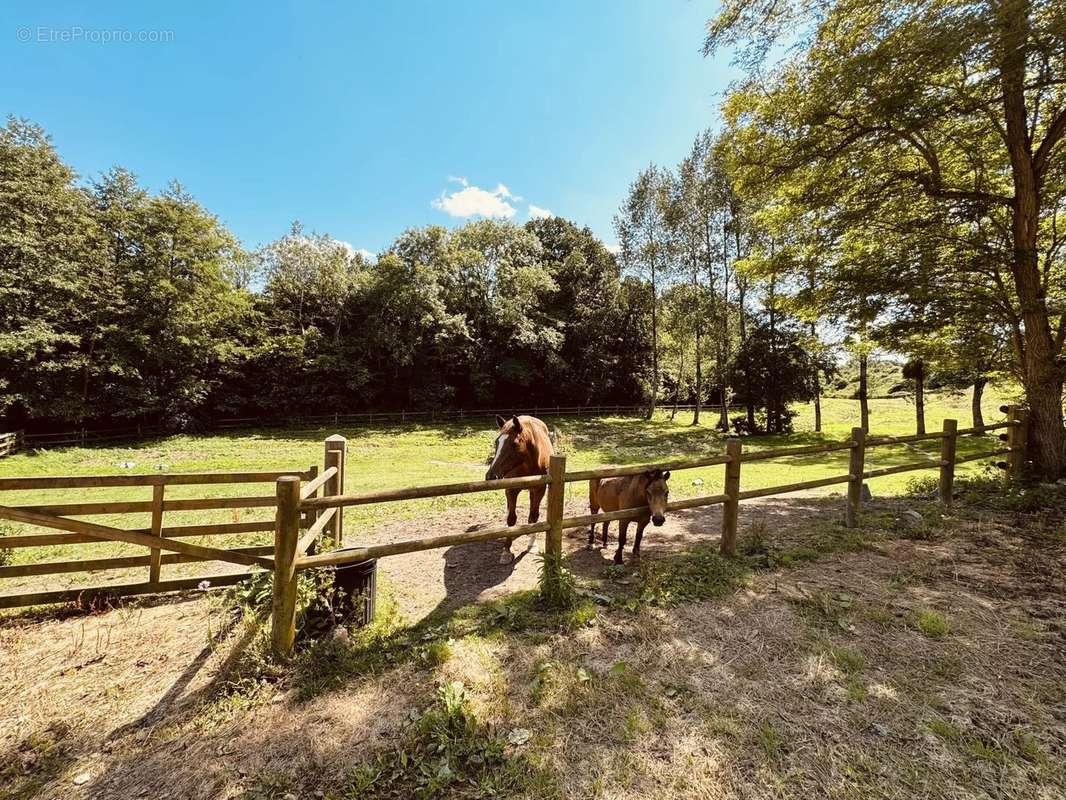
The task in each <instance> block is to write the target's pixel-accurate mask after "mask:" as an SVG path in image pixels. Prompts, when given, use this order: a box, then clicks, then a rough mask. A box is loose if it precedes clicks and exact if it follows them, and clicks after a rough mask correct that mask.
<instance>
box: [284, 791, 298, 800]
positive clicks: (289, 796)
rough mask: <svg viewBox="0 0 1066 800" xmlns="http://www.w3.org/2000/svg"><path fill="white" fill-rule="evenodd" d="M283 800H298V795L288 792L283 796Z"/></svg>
mask: <svg viewBox="0 0 1066 800" xmlns="http://www.w3.org/2000/svg"><path fill="white" fill-rule="evenodd" d="M281 800H296V795H294V794H293V793H292V792H286V793H285V794H283V795H282V796H281Z"/></svg>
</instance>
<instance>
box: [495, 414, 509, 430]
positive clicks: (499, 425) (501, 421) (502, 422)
mask: <svg viewBox="0 0 1066 800" xmlns="http://www.w3.org/2000/svg"><path fill="white" fill-rule="evenodd" d="M506 424H507V420H505V419H504V418H503V417H501V416H500V415H499V414H497V415H496V427H497V428H502V427H503V426H504V425H506Z"/></svg>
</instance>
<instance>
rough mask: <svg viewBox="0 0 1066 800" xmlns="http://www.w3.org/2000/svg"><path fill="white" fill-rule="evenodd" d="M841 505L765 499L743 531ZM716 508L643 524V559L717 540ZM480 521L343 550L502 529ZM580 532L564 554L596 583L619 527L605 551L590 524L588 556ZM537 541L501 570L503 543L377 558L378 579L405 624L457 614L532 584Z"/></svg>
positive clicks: (576, 507)
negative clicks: (592, 543) (386, 587)
mask: <svg viewBox="0 0 1066 800" xmlns="http://www.w3.org/2000/svg"><path fill="white" fill-rule="evenodd" d="M524 498H525V495H524V494H523V495H522V498H521V499H520V500H519V507H518V518H519V521H523V520H524V519H525V517H526V514H527V513H528V509H527V508H526V507H525V506H523V505H522V502H523V500H524ZM842 503H843V501H842V500H841V499H837V498H835V497H834V498H830V499H827V498H826V497H825V495H824V494H822V495H808V496H803V495H800V496H796V495H793V496H791V497H789V498H769V499H764V500H760V501H757V502H747V503H744V504H743V505H742V515H743V519H742V525H745V524H746V525H750V524H751V523H752V521H754V520H758V521H759V523H760V524H761V525H764V526H767V527H772V528H773V529H774V530H776V531H777V532H778V533H780V534H782V535H784V534H785V532H786V531H789V530H797V531H798V530H804V529H807V528H808V527H809V523H810V521H811V520H812V519H817V520H819V521H823V522H824V521H829V520H835V519H837V518H842V515H843V505H842ZM587 513H588V505H587V502H585V501H583V500H581V499H578V498H576V497H575V498H571V499H570V500H568V502H567V503H566V505H565V514H566V515H567V516H578V515H581V514H587ZM721 518H722V517H721V507H720V506H709V507H706V508H697V509H689V510H686V511H679V512H674V513H672V514H670V515H668V517H667V521H666V524H665V525H663V526H662V527H661V528H655V527H651V526H649V527H648V529H647V530H646V531H645V534H644V540H643V542H642V544H641V551H642V554H643V557H644V558H645V559H651V560H654V559H657V558H662V557H663V556H665V555H668V554H670V553H676V552H679V551H681V550H684V549H686V548H688V547H691V546H692V545H694V544H699V543H706V542H712V541H717V540H718V538H719V535H720V532H721ZM502 522H503V520H493V519H492V518H491V517H487V516H486V512H485V510H484V509H470V510H456V511H452V512H446V513H441V514H436V515H433V516H432V517H431V518H428V519H426V520H424V521H422V522H421V523H412V522H411V521H410V520H399V521H397V522H395V523H388V524H382V525H376V526H374V527H371V528H368V529H367V530H365V531H353V530H351V529H348V530H347V531H346V537H347V540H348V543H349V544H354V543H360V544H361V543H364V542H369V543H374V544H379V543H391V542H398V541H403V540H405V539H413V538H418V537H423V536H434V535H441V534H444V533H452V532H456V531H463V530H472V529H476V528H479V527H487V526H488V525H490V524H501V523H502ZM634 533H635V526H633V525H630V527H629V534H628V540H627V543H626V550H625V555H624V558H625V560H626V561H630V560H631V559H632V545H633V536H634ZM587 541H588V529H587V528H581V529H577V528H573V529H568V530H566V531H564V536H563V549H564V551H565V552H566V554H567V555H568V556H569V557H570V559H571V564H572V566H573V569H574V571H575V572H576V573H577V574H578V575H579V576H581V577H585V578H598V577H599V576H600V575H601V573H602V572H603V570H604V569H605V568H606V567H609V566H610V565H611V564H612V559H613V557H614V553H615V549H616V548H617V546H618V523H615V522H612V523H611V526H610V529H609V543H608V547H607V548H606V549H602V548H600V547H599V542H600V527H599V526H597V530H596V542H597V547H596V548H595V549H593V550H588V549H587V547H586V543H587ZM542 545H543V537H542V536H540V537H532V536H522V537H519V538H518V539H516V540H515V542H514V544H513V546H512V551H513V552H514V554H515V556H516V558H515V560H514V562H513V563H511V564H501V563H500V555H501V553H502V552H503V548H504V545H503V544H502V543H500V542H475V543H472V544H465V545H455V546H453V547H449V548H446V549H444V550H428V551H424V552H420V553H408V554H405V555H401V556H395V557H391V558H388V559H384V560H382V561H381V562H380V564H379V569H380V570H381V574H382V575H383V576H384V577H385V579H386V580H387V581H388V584H389V588H390V591H391V592H392V594H393V595H394V596H395V598H396V600H397V602H398V603H399V606H400V612H401V613H402V614H403V615H404V616H405V617H406V618H407V619H408V620H410V621H413V622H416V621H418V620H421V619H422V618H424V617H426V616H428V615H430V614H433V613H436V612H439V611H448V610H452V609H455V608H459V607H461V606H464V605H468V604H469V603H472V602H476V601H484V600H491V599H495V598H498V597H502V596H505V595H507V594H511V593H513V592H516V591H520V590H522V589H531V588H533V587H534V586H536V585H537V578H538V575H539V569H538V561H537V555H538V554H539V552H540V548H541V547H542Z"/></svg>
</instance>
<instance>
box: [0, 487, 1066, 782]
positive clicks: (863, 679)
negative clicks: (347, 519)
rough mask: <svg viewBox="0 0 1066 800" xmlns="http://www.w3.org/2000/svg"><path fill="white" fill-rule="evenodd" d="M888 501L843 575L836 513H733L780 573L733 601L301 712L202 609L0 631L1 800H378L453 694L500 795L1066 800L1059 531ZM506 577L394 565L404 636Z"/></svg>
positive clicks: (767, 509)
mask: <svg viewBox="0 0 1066 800" xmlns="http://www.w3.org/2000/svg"><path fill="white" fill-rule="evenodd" d="M903 502H904V501H887V502H886V501H881V502H878V503H874V504H872V506H871V508H870V512H869V513H868V515H867V517H868V522H867V524H866V527H865V528H864V529H863V531H860V534H861V536H862V537H863V538H862V540H861V541H857V540H854V539H851V538H849V539H847V540H846V541H844V540H842V546H841V548H840V549H839V550H838V551H836V552H833V548H828V549H827V548H824V547H822V548H821V549H819V547H820V545H821V544H823V543H824V540H825V539H826V537H827V535H834V536H838V535H839V534H840V532H841V531H840V529H839V525H838V519H839V517H840V516H841V501H840V499H839V498H832V499H826V498H819V497H800V498H796V497H792V498H775V499H772V500H768V501H764V502H760V503H758V504H755V503H750V504H745V506H744V508H743V510H742V529H746V532H747V536H748V539H749V541H751V540H752V539H755V540H758V542H759V547H758V548H753V549H756V550H757V555H759V554H761V556H760V557H762V558H764V559H766V561H767V564H768V566H765V567H764V568H763V569H758V570H756V571H755V572H753V573H752V576H751V577H750V578H749V579H748V580H747V581H746V582H745V583H744V584H743V585H742V586H741V587H740V588H737V589H736V590H733V591H731V592H730V593H729V594H728V595H727V596H725V597H723V598H720V599H713V600H705V601H701V602H688V603H681V604H679V605H676V606H670V607H657V606H654V605H651V606H640V607H634V608H631V609H628V610H627V609H626V608H624V607H616V606H612V607H611V608H609V609H601V611H600V613H599V614H597V615H596V616H595V618H594V619H592V618H590V619H589V620H588V621H587V623H586V624H581V625H579V626H576V627H572V628H568V629H553V630H543V629H539V630H536V631H532V632H523V631H521V630H508V629H507V628H506V627H503V628H500V629H498V630H494V631H490V632H480V633H476V634H471V635H467V636H462V637H458V638H456V639H454V640H451V641H449V644H448V648H447V652H446V653H445V655H444V656H438V657H435V658H433V659H426V658H424V657H422V656H423V655H424V654H418V655H417V656H416V657H400V658H396V659H395V660H389V659H382V660H378V661H371V662H367V663H368V664H369V666H368V667H367V668H365V669H353V670H352V671H350V673H348V674H346V675H345V676H344V678H343V680H341V681H340V682H339V683H337V684H336V685H335V686H332V687H331V688H328V689H325V690H320V691H315V692H311V693H307V692H304V693H301V692H300V691H299V690H300V685H299V684H300V679H299V676H298V675H294V674H291V673H286V672H283V671H282V672H272V671H271V670H270V669H269V668H265V669H263V670H261V671H260V672H258V673H249V671H248V670H247V669H246V666H247V662H248V660H249V659H250V658H252V656H250V655H249V654H250V653H252V652H253V651H254V648H253V647H252V646H251V645H252V640H253V638H254V631H253V630H252V629H250V628H248V627H246V626H245V625H244V624H243V623H242V622H240V621H239V620H236V618H235V617H234V615H233V614H232V613H231V612H229V611H228V610H227V609H225V608H224V607H222V605H221V604H220V603H219V602H218V601H217V600H212V599H211V598H210V597H206V596H204V595H195V594H192V595H186V596H183V597H178V598H170V599H160V600H156V601H148V602H138V603H131V604H129V605H126V606H124V607H123V608H120V609H115V610H111V611H107V612H105V613H98V614H88V615H87V614H68V615H65V616H64V615H62V614H59V615H56V614H49V615H38V616H32V615H31V616H25V615H24V616H20V617H9V618H5V619H4V620H2V622H0V675H3V686H4V689H3V693H2V696H0V797H11V798H25V799H27V800H28V798H83V797H91V798H138V797H151V798H172V799H174V800H177V799H178V798H204V799H205V800H206V799H207V798H231V797H247V798H266V797H272V798H273V797H276V798H279V799H280V798H287V797H290V796H291V797H327V798H328V797H338V798H340V797H344V798H352V797H362V796H366V794H365V793H372V792H373V791H374V790H373V788H371V789H361V790H355V789H353V788H352V785H351V774H352V773H351V770H352V767H353V766H355V765H357V764H359V763H363V762H366V760H367V759H370V758H372V757H374V756H375V755H376V754H381V753H383V752H387V751H389V750H390V748H393V747H395V745H396V743H397V742H398V741H400V740H401V739H402V737H403V736H404V735H405V731H408V730H409V728H410V725H411V720H412V719H413V718H415V717H417V716H418V714H419V713H420V712H421V711H423V710H424V709H426V708H427V706H428V705H429V704H431V703H432V702H433V698H434V696H435V689H436V687H437V686H438V685H440V684H442V683H450V682H454V681H461V682H462V683H463V684H464V685H465V686H466V687H467V694H468V696H469V700H470V704H471V714H472V715H475V716H476V717H477V719H478V720H479V721H480V722H483V723H484V724H485V725H487V726H490V727H491V728H492V729H498V730H500V731H503V732H507V731H511V732H512V733H513V732H515V731H520V732H524V734H523V735H522V736H518V737H517V738H515V739H513V740H512V742H511V744H510V745H508V748H509V750H508V753H509V754H510V755H509V756H508V757H512V756H513V757H515V758H522V759H524V760H525V761H524V762H523V763H526V762H528V763H530V764H535V765H536V769H537V771H538V774H540V775H546V776H548V778H545V779H544V781H542V782H540V783H537V784H521V785H520V786H519V787H518V788H517V789H515V790H514V791H501V792H498V793H497V795H498V796H509V795H518V796H531V797H533V796H537V797H540V796H560V797H573V798H584V797H590V798H591V797H595V798H611V799H612V800H613V799H614V798H648V797H652V796H662V797H671V798H675V797H678V798H689V797H691V798H697V797H698V798H716V797H744V798H749V797H750V798H764V797H766V798H770V797H943V798H948V797H950V798H956V797H964V798H968V797H1004V798H1006V797H1032V798H1060V797H1066V659H1064V653H1066V577H1064V573H1066V559H1064V556H1066V549H1064V547H1063V537H1062V531H1060V530H1059V528H1058V527H1057V526H1058V525H1060V524H1061V520H1060V519H1059V518H1056V520H1053V521H1052V522H1050V523H1048V522H1047V520H1046V519H1042V520H1040V521H1039V524H1038V525H1036V526H1035V527H1036V528H1038V530H1035V531H1034V530H1033V527H1034V526H1033V525H1030V524H1029V522H1031V521H1027V520H1025V519H1022V518H1021V517H1020V516H1019V515H1005V514H991V513H989V514H960V515H959V516H953V517H951V518H948V519H944V520H937V513H936V512H935V510H930V509H929V508H922V513H923V514H924V515H925V518H926V520H929V521H930V525H929V526H928V527H926V526H925V525H924V524H922V525H919V526H918V527H917V528H907V529H902V530H897V529H894V528H893V526H892V522H891V520H892V518H893V517H894V516H895V515H896V513H897V512H898V511H899V510H900V508H902V507H903V506H902V503H903ZM573 507H574V510H575V511H577V510H579V509H580V508H581V504H580V503H579V502H578V501H575V503H574V506H573ZM477 517H478V518H475V516H474V515H464V514H461V513H459V514H447V515H441V517H440V518H439V519H438V518H434V519H433V520H432V521H430V522H427V523H426V525H425V527H424V528H423V529H422V530H413V529H412V526H411V524H410V523H409V522H408V523H405V524H398V525H396V526H395V529H392V528H390V527H384V528H382V529H376V530H375V531H373V536H374V539H375V540H378V541H385V540H387V539H388V537H395V538H409V537H411V536H412V535H421V534H423V533H426V534H428V533H430V532H432V531H434V530H436V529H437V528H438V527H440V528H444V527H446V528H447V529H448V530H454V529H455V528H456V527H461V526H464V525H469V524H484V523H485V522H486V520H485V519H484V518H483V514H479V515H477ZM1049 526H1050V527H1049ZM717 530H718V517H717V509H711V510H707V511H703V512H688V513H686V514H678V515H675V516H674V517H673V518H671V519H670V520H669V521H668V524H667V525H666V526H664V527H663V528H661V529H654V530H653V529H649V531H648V533H647V535H646V537H645V542H644V545H643V550H644V559H643V560H644V562H645V563H646V564H650V563H661V562H665V561H666V560H667V559H670V558H673V557H683V555H684V553H685V552H686V551H687V549H688V548H690V547H691V546H692V545H693V544H696V543H701V542H707V541H713V540H714V539H715V538H716V536H717ZM613 531H614V528H612V532H613ZM369 533H370V532H369V531H368V532H367V534H369ZM575 533H577V534H578V535H577V536H576V537H571V538H568V539H567V547H568V549H569V550H570V551H571V553H572V563H573V566H574V570H575V572H576V573H577V574H578V576H579V577H580V578H581V579H582V580H583V581H584V582H585V583H586V584H587V585H589V586H590V587H592V588H593V589H597V588H598V589H599V590H600V591H604V592H617V593H619V594H620V595H625V594H626V592H627V591H630V590H631V589H632V588H633V583H634V581H636V580H637V576H638V571H637V570H635V569H633V568H632V567H630V568H627V569H626V570H624V571H622V572H620V573H619V572H618V571H616V570H607V574H606V575H605V574H604V568H605V567H606V566H607V565H608V564H609V563H610V561H609V559H610V556H611V554H612V551H613V544H614V542H613V535H612V550H609V551H607V552H604V551H599V550H595V551H586V550H585V549H584V541H585V534H584V532H575ZM631 533H632V531H631ZM848 536H849V537H850V536H851V534H850V533H849V534H848ZM349 538H352V539H357V538H358V536H356V532H352V531H350V532H349ZM526 544H527V542H526V541H523V540H521V539H520V540H518V541H517V542H516V543H515V551H516V552H518V551H520V550H522V549H525V547H524V546H525V545H526ZM499 552H500V546H499V545H497V544H484V545H468V546H464V547H457V548H451V549H449V550H446V551H443V552H428V553H422V554H412V555H410V556H404V557H397V558H395V559H391V560H389V561H387V562H383V564H382V567H383V570H384V572H385V575H386V576H387V578H388V583H389V585H390V587H391V588H392V590H393V591H394V594H395V596H396V598H397V601H398V603H399V605H400V609H401V610H402V611H403V613H404V614H406V615H407V616H408V617H409V618H411V619H419V618H422V617H424V616H425V615H427V614H430V613H433V612H439V613H444V614H447V613H448V612H450V611H451V610H453V609H457V608H459V607H461V606H464V605H466V604H467V603H469V602H471V601H474V600H486V599H492V598H496V597H502V596H504V595H507V594H509V593H511V592H514V591H516V590H519V589H522V588H528V587H530V586H533V585H534V583H535V581H536V574H537V565H536V563H535V558H533V555H534V552H527V553H526V554H525V555H524V556H522V557H521V558H519V559H518V560H517V562H516V563H515V565H514V567H513V569H512V568H511V567H508V566H503V565H500V564H499V563H498V556H499ZM628 559H629V556H628V549H627V560H628ZM358 663H362V662H358ZM238 664H240V665H241V668H240V669H238V668H237V665H238ZM249 675H253V676H254V677H248V676H249ZM524 736H528V739H525V738H524ZM421 768H422V765H421V764H411V765H410V769H411V770H413V771H416V770H418V769H421ZM453 788H454V787H453ZM467 788H469V787H467ZM472 791H473V790H470V791H465V790H464V793H463V794H462V795H461V796H464V797H466V796H479V795H478V794H476V793H472ZM425 796H441V797H445V796H452V795H451V794H449V793H441V794H432V793H430V794H426V795H425ZM457 796H458V795H457ZM486 796H487V795H486Z"/></svg>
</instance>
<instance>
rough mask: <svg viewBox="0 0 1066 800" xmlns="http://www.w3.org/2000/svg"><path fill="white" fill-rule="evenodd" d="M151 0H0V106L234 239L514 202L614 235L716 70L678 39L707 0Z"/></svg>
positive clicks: (375, 244) (438, 217)
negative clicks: (189, 206) (156, 0)
mask: <svg viewBox="0 0 1066 800" xmlns="http://www.w3.org/2000/svg"><path fill="white" fill-rule="evenodd" d="M168 5H169V6H171V7H170V8H165V7H163V6H161V5H156V4H153V3H146V2H144V1H143V0H140V2H104V1H103V0H101V1H100V2H96V3H80V4H78V3H62V2H50V3H41V2H39V1H38V2H34V3H29V2H11V0H8V2H6V3H4V5H3V8H2V9H0V72H2V74H3V75H4V76H5V78H4V81H3V83H4V84H5V85H3V92H2V94H0V103H2V106H0V110H2V111H3V112H4V114H5V116H6V115H8V114H15V115H17V116H24V117H28V118H29V119H31V120H33V121H35V122H37V123H39V124H41V125H43V126H44V127H45V128H46V129H47V130H48V131H49V132H50V133H51V134H52V136H53V138H54V140H55V143H56V146H57V148H58V149H59V152H60V154H61V155H62V157H63V158H64V159H65V160H66V161H67V162H68V163H70V164H71V165H72V166H73V167H74V168H75V169H76V170H77V171H78V172H79V173H80V174H82V175H83V176H93V175H95V174H97V173H99V172H100V171H102V170H105V169H107V168H108V167H110V166H111V165H114V164H121V165H122V166H125V167H127V168H129V169H131V170H133V171H134V172H135V173H137V175H139V176H140V178H141V180H142V182H143V183H144V184H145V185H146V186H148V187H149V188H151V189H153V190H158V189H160V188H162V187H163V186H164V185H165V184H166V182H167V181H169V180H170V179H172V178H177V179H179V180H180V181H181V182H182V183H183V184H184V185H185V187H186V188H187V189H188V190H189V191H190V192H191V193H192V194H193V195H195V196H196V197H197V199H199V200H200V202H202V203H203V204H204V205H205V206H206V207H207V208H209V209H210V210H211V211H213V212H214V213H216V214H218V215H219V217H221V218H222V220H223V221H224V222H225V223H226V224H227V225H228V226H229V227H230V228H231V230H233V231H234V233H236V234H237V235H238V236H239V237H240V238H241V239H242V241H244V243H245V244H246V245H248V246H252V247H254V246H256V245H257V244H261V243H264V242H267V241H269V240H271V239H274V238H276V237H278V236H280V235H282V234H283V233H284V232H285V231H286V230H287V228H288V226H289V224H290V223H291V222H292V220H294V219H299V220H301V221H302V222H303V223H304V225H305V226H306V227H308V228H311V229H314V230H316V231H319V232H323V233H329V234H331V235H332V236H334V237H336V238H338V239H342V240H345V241H348V242H351V243H352V244H353V245H354V246H355V247H357V248H366V249H369V250H371V251H377V250H379V249H382V248H384V247H385V246H387V245H388V244H389V242H390V241H391V240H392V239H393V238H394V237H395V236H396V235H397V234H398V233H400V232H401V231H402V230H403V229H404V228H407V227H411V226H415V225H425V224H428V223H440V224H456V223H458V222H461V221H462V220H463V219H464V217H462V216H460V215H462V214H468V213H470V212H472V211H481V212H484V213H503V214H507V213H510V212H509V211H508V209H514V212H513V215H512V216H511V217H510V218H511V219H513V220H514V221H515V222H519V223H521V222H524V221H525V220H526V219H528V218H529V215H530V206H531V205H532V206H535V207H536V208H539V209H544V210H549V211H551V212H553V213H556V214H559V215H561V216H565V217H568V218H570V219H573V220H574V221H576V222H578V223H580V224H586V225H589V226H591V227H592V229H593V230H594V231H595V232H596V233H597V234H598V235H600V236H601V237H603V238H604V240H605V241H607V242H609V243H610V242H613V241H614V234H613V231H612V227H611V217H612V215H613V214H614V211H615V209H616V208H617V206H618V204H619V203H620V201H621V199H622V197H623V194H624V192H625V190H626V187H627V186H628V184H629V182H630V181H631V180H632V179H633V177H634V175H635V174H636V172H637V171H638V170H639V169H640V168H641V167H642V166H644V165H645V164H647V163H648V162H650V161H655V162H658V163H662V164H674V163H676V162H677V161H678V160H680V158H681V157H682V156H683V155H684V154H685V153H686V152H687V150H688V148H689V146H690V144H691V142H692V139H693V138H694V137H695V135H696V134H697V132H698V131H700V130H701V129H702V128H704V127H707V126H708V125H713V124H715V122H716V119H717V114H716V110H715V109H716V106H717V103H718V101H719V99H720V96H721V92H722V91H723V90H724V89H725V88H726V85H727V84H728V81H729V80H730V79H731V78H732V77H733V76H734V75H735V73H734V71H733V70H732V69H731V68H730V67H729V65H728V63H727V59H726V58H725V57H719V58H717V59H715V60H710V59H705V58H703V57H702V56H701V55H700V54H699V47H700V43H701V40H702V32H703V25H704V23H705V21H706V20H707V18H708V17H709V16H711V15H712V14H713V12H714V8H715V2H714V0H709V2H686V0H661V1H654V0H634V1H633V2H619V1H616V2H604V1H601V0H595V1H593V0H569V2H566V1H562V2H543V3H520V2H517V0H514V2H511V1H507V2H499V1H498V0H497V2H467V1H465V0H450V1H449V2H428V0H412V1H411V2H395V3H385V2H381V3H374V4H371V3H366V2H334V3H324V2H323V3H298V2H286V3H250V2H233V1H232V0H215V2H212V3H195V2H185V3H173V4H168ZM116 32H117V33H116ZM142 32H143V33H142ZM109 36H110V37H111V38H112V39H115V38H116V36H118V37H127V38H132V39H133V41H115V40H112V41H106V39H107V38H108V37H109ZM142 36H143V37H144V38H146V39H148V41H138V39H140V38H142ZM158 39H163V41H157V40H158ZM24 40H28V41H24ZM459 179H462V180H459ZM536 208H535V209H534V213H536Z"/></svg>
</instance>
